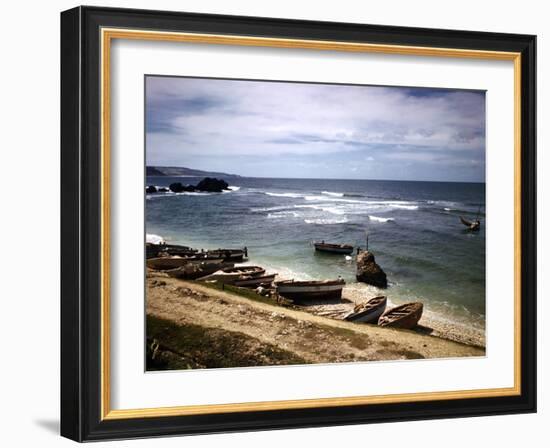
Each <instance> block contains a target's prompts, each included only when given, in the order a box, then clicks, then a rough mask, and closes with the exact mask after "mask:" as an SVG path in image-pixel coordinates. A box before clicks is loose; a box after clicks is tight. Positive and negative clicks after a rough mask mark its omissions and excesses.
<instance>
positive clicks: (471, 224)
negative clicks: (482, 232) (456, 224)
mask: <svg viewBox="0 0 550 448" xmlns="http://www.w3.org/2000/svg"><path fill="white" fill-rule="evenodd" d="M460 222H461V223H462V224H464V225H465V226H466V227H468V229H469V230H470V231H472V232H477V231H478V230H479V228H480V227H481V223H480V222H479V219H476V220H474V221H469V220H468V219H466V218H463V217H462V216H461V217H460Z"/></svg>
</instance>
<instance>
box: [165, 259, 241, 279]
mask: <svg viewBox="0 0 550 448" xmlns="http://www.w3.org/2000/svg"><path fill="white" fill-rule="evenodd" d="M233 266H234V265H233V263H226V262H224V261H223V260H207V261H202V262H200V263H188V264H186V265H185V266H181V267H179V268H176V269H171V270H169V271H166V273H167V274H168V275H169V276H170V277H174V278H181V279H185V280H196V279H198V278H201V277H205V276H207V275H210V274H213V273H214V272H216V271H219V270H220V269H226V268H232V267H233Z"/></svg>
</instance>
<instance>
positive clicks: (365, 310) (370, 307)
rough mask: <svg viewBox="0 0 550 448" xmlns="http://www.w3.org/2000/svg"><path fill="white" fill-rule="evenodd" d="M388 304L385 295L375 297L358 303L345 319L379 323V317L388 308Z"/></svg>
mask: <svg viewBox="0 0 550 448" xmlns="http://www.w3.org/2000/svg"><path fill="white" fill-rule="evenodd" d="M386 304H387V299H386V297H385V296H379V297H374V298H372V299H370V300H369V301H367V302H365V303H360V304H359V305H356V306H355V308H353V311H352V312H351V313H349V314H347V315H346V316H344V320H347V321H350V322H362V323H365V324H370V323H377V322H378V318H379V317H380V316H381V315H382V313H383V312H384V310H385V309H386Z"/></svg>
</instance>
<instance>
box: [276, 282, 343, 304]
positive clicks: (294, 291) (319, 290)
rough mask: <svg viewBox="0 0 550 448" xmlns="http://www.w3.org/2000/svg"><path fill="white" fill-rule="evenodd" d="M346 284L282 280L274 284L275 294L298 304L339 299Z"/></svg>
mask: <svg viewBox="0 0 550 448" xmlns="http://www.w3.org/2000/svg"><path fill="white" fill-rule="evenodd" d="M345 284H346V282H345V281H344V280H343V279H338V280H313V281H294V280H283V281H280V282H276V283H275V286H276V287H277V293H278V294H279V295H281V296H283V297H285V298H287V299H291V300H295V301H298V302H303V301H308V300H328V299H341V298H342V289H343V288H344V285H345Z"/></svg>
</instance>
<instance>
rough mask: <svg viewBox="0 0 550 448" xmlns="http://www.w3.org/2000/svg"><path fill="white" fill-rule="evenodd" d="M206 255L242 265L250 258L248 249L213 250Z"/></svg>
mask: <svg viewBox="0 0 550 448" xmlns="http://www.w3.org/2000/svg"><path fill="white" fill-rule="evenodd" d="M206 253H207V254H208V255H209V256H211V257H213V258H222V259H224V260H227V261H232V262H234V263H240V262H241V261H244V259H245V258H246V257H248V249H247V248H246V247H245V248H243V249H213V250H209V251H207V252H206Z"/></svg>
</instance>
